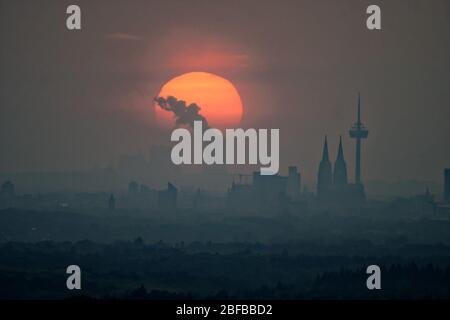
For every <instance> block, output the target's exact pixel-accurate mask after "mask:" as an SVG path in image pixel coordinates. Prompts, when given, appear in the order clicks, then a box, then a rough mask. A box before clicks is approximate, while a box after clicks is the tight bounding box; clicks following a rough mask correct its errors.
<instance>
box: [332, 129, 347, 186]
mask: <svg viewBox="0 0 450 320" xmlns="http://www.w3.org/2000/svg"><path fill="white" fill-rule="evenodd" d="M333 182H334V184H347V164H346V163H345V159H344V150H343V148H342V136H341V137H339V149H338V155H337V157H336V161H335V162H334V175H333Z"/></svg>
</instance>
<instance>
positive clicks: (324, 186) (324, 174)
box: [317, 136, 333, 197]
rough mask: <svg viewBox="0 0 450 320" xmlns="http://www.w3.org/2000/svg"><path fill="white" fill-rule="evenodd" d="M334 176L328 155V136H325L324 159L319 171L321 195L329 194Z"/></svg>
mask: <svg viewBox="0 0 450 320" xmlns="http://www.w3.org/2000/svg"><path fill="white" fill-rule="evenodd" d="M332 178H333V177H332V171H331V163H330V158H329V156H328V141H327V136H325V142H324V144H323V152H322V161H320V165H319V172H318V175H317V195H318V196H319V197H324V196H325V195H326V194H327V190H328V188H329V186H330V185H331V184H332Z"/></svg>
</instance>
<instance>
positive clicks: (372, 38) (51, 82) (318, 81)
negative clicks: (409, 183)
mask: <svg viewBox="0 0 450 320" xmlns="http://www.w3.org/2000/svg"><path fill="white" fill-rule="evenodd" d="M73 3H75V2H73V1H7V0H0V24H1V25H0V41H1V45H0V71H1V72H0V77H1V78H0V79H1V80H0V81H1V87H0V172H8V171H24V170H66V169H85V168H90V167H93V166H100V165H108V164H113V163H114V162H115V161H116V160H117V157H118V156H119V155H120V154H123V153H136V152H138V151H142V152H147V151H148V150H149V147H150V145H152V144H161V143H165V142H167V141H168V140H169V131H167V130H163V129H160V128H158V127H157V126H156V122H155V117H154V114H153V112H154V111H153V103H152V98H153V97H154V96H155V95H157V93H158V91H159V88H160V87H161V86H162V85H163V84H164V83H165V82H166V81H168V80H169V79H171V78H172V77H174V76H176V75H179V74H182V73H185V72H190V71H209V72H213V73H216V74H218V75H221V76H223V77H225V78H227V79H229V80H230V81H232V82H233V83H234V84H235V85H236V87H237V89H238V91H239V93H240V94H241V97H242V100H243V104H244V117H243V121H242V126H244V127H256V128H280V143H281V153H280V157H281V170H282V172H283V171H286V166H287V165H291V164H294V165H298V166H299V167H300V169H301V171H302V173H303V174H304V176H305V177H306V179H307V180H314V179H315V176H316V173H317V167H318V162H319V160H320V157H321V149H322V141H323V136H324V135H325V134H328V137H329V145H330V155H331V157H332V158H333V160H334V157H335V156H336V152H337V144H338V139H339V135H340V134H342V135H343V142H344V152H345V156H346V160H347V166H348V169H349V173H350V180H353V158H354V156H353V152H354V143H353V141H351V140H350V139H349V137H348V129H349V127H350V125H351V124H352V123H353V122H354V121H355V116H356V115H355V112H356V102H357V92H358V91H361V94H362V108H363V109H362V116H363V121H364V123H365V124H366V126H367V127H368V128H369V130H370V134H369V139H368V140H367V141H365V142H364V145H363V177H364V179H397V178H399V179H433V180H440V179H441V175H442V171H443V168H444V167H450V143H449V136H450V121H449V119H450V87H449V84H450V41H449V39H450V4H449V2H448V1H446V0H442V1H441V0H434V1H423V0H422V1H417V0H408V1H400V0H398V1H375V2H374V1H359V0H354V1H317V0H315V1H313V0H311V1H263V0H255V1H242V0H241V1H233V0H227V1H224V0H216V1H210V0H209V1H192V0H191V1H182V0H180V1H138V0H133V1H125V0H123V1H119V0H115V1H99V0H95V1H76V3H77V4H79V5H80V6H81V9H82V28H83V29H82V31H78V32H71V31H68V30H67V29H66V27H65V19H66V14H65V10H66V7H67V5H69V4H73ZM369 4H378V5H380V7H381V9H382V30H381V31H368V30H367V29H366V27H365V20H366V17H367V15H366V14H365V9H366V8H367V6H368V5H369Z"/></svg>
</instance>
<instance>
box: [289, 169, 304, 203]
mask: <svg viewBox="0 0 450 320" xmlns="http://www.w3.org/2000/svg"><path fill="white" fill-rule="evenodd" d="M286 189H287V190H286V193H287V195H288V196H289V197H290V198H291V199H296V198H298V196H299V195H300V190H301V176H300V173H299V172H298V171H297V167H295V166H292V167H289V174H288V178H287V188H286Z"/></svg>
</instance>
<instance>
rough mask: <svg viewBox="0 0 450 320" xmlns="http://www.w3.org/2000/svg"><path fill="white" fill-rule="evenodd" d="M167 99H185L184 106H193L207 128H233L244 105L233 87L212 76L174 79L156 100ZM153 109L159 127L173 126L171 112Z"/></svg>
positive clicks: (188, 75)
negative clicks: (195, 105)
mask: <svg viewBox="0 0 450 320" xmlns="http://www.w3.org/2000/svg"><path fill="white" fill-rule="evenodd" d="M168 96H174V97H175V98H177V99H179V100H184V101H186V104H187V105H189V104H190V103H196V104H197V105H198V106H199V107H200V108H201V110H200V112H199V113H200V114H201V115H202V116H204V117H205V118H206V120H207V121H208V124H209V126H210V127H216V128H233V127H235V126H236V125H237V124H239V122H240V121H241V118H242V112H243V106H242V101H241V97H240V96H239V93H238V92H237V90H236V88H235V87H234V85H233V84H232V83H231V82H230V81H228V80H226V79H224V78H222V77H219V76H217V75H215V74H212V73H207V72H190V73H185V74H183V75H181V76H178V77H175V78H173V79H172V80H170V81H169V82H167V83H166V84H165V85H164V86H163V87H162V88H161V91H160V92H159V94H158V97H163V98H167V97H168ZM154 108H155V112H156V119H157V121H158V123H159V124H161V125H163V126H169V127H173V126H174V125H175V117H174V115H173V113H172V112H169V111H166V110H163V109H161V107H160V106H158V104H156V103H155V105H154Z"/></svg>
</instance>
